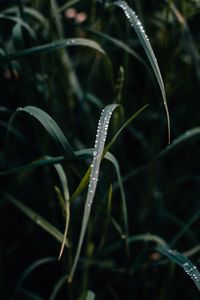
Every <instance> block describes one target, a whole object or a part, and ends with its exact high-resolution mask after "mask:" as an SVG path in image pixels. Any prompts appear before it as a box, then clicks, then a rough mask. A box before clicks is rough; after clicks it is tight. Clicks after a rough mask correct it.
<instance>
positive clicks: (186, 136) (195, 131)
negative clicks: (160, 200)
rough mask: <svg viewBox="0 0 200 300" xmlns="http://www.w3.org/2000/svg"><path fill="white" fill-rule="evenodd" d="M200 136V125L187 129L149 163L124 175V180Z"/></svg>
mask: <svg viewBox="0 0 200 300" xmlns="http://www.w3.org/2000/svg"><path fill="white" fill-rule="evenodd" d="M199 136H200V127H195V128H192V129H189V130H187V131H186V132H185V133H183V134H181V135H180V136H179V137H177V138H176V139H175V140H173V142H172V143H171V144H170V145H168V146H167V147H165V148H164V149H163V150H162V151H160V152H159V153H158V154H156V155H155V156H154V157H153V158H152V160H150V162H149V163H147V164H146V165H143V166H141V167H140V168H138V170H133V171H131V172H130V173H129V174H127V175H126V176H125V177H123V182H126V181H128V180H130V179H131V178H133V177H134V176H137V175H138V174H140V173H141V172H144V171H145V170H146V169H147V168H148V167H149V165H150V164H152V163H155V162H156V161H157V160H158V159H162V158H163V157H164V156H165V155H167V154H168V153H170V152H171V151H173V150H174V149H176V147H178V146H181V145H182V144H183V143H184V142H187V141H188V140H190V139H192V138H198V137H199Z"/></svg>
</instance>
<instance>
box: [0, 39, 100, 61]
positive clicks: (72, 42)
mask: <svg viewBox="0 0 200 300" xmlns="http://www.w3.org/2000/svg"><path fill="white" fill-rule="evenodd" d="M72 46H84V47H89V48H92V49H94V50H96V51H98V52H100V53H101V54H103V55H105V51H104V50H103V48H102V47H101V46H100V45H99V44H98V43H97V42H95V41H93V40H90V39H86V38H70V39H64V40H57V41H55V42H52V43H48V44H44V45H40V46H35V47H32V48H28V49H24V50H21V51H17V52H14V53H11V54H8V55H5V56H1V57H0V61H1V62H8V61H11V60H15V59H19V58H22V57H28V56H30V55H33V54H34V55H35V54H38V53H43V52H45V53H47V52H51V51H55V50H58V49H62V48H66V47H72Z"/></svg>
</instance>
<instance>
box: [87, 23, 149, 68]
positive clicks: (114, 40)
mask: <svg viewBox="0 0 200 300" xmlns="http://www.w3.org/2000/svg"><path fill="white" fill-rule="evenodd" d="M88 31H89V32H91V33H93V34H95V35H97V36H99V37H102V38H103V39H105V40H106V41H108V42H110V43H112V44H113V45H114V46H116V47H117V48H120V49H122V50H124V51H125V52H126V53H128V54H130V55H131V56H133V57H134V58H136V59H137V60H138V61H139V62H140V63H141V64H142V65H143V66H144V67H145V68H146V69H147V70H148V72H149V73H150V70H149V67H148V66H147V64H146V62H145V61H144V60H143V59H142V58H141V57H140V56H139V54H137V52H135V51H134V50H133V49H131V47H129V46H128V45H126V44H125V43H124V42H123V41H121V40H119V39H117V38H115V37H113V36H111V35H108V34H106V33H104V32H100V31H95V30H91V29H88Z"/></svg>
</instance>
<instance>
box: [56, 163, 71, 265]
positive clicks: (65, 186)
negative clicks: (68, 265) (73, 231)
mask: <svg viewBox="0 0 200 300" xmlns="http://www.w3.org/2000/svg"><path fill="white" fill-rule="evenodd" d="M54 167H55V169H56V171H57V173H58V176H59V178H60V182H61V185H62V190H63V195H64V199H65V214H66V216H65V231H64V235H63V242H62V246H61V249H60V254H59V258H58V259H60V258H61V256H62V253H63V250H64V247H65V245H66V244H68V240H67V233H68V227H69V221H70V207H69V204H70V203H69V187H68V181H67V177H66V174H65V171H64V169H63V167H62V166H61V164H56V165H55V166H54Z"/></svg>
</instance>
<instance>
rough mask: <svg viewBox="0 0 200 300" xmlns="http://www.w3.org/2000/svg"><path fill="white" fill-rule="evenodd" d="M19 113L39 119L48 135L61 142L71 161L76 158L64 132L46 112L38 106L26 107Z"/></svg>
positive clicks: (19, 110) (20, 109)
mask: <svg viewBox="0 0 200 300" xmlns="http://www.w3.org/2000/svg"><path fill="white" fill-rule="evenodd" d="M17 112H26V113H28V114H29V115H31V116H33V117H34V118H35V119H37V120H38V121H39V122H40V123H41V124H42V126H43V127H44V128H45V129H46V131H47V132H48V134H49V135H50V136H51V137H52V139H54V140H55V141H57V142H59V143H60V144H61V145H62V147H63V148H64V150H65V152H66V154H67V156H68V158H69V159H71V158H74V153H73V149H72V147H71V146H70V144H69V142H68V140H67V139H66V137H65V135H64V133H63V132H62V130H61V129H60V128H59V127H58V125H57V124H56V122H55V121H54V120H53V119H52V117H50V116H49V115H48V114H47V113H46V112H45V111H44V110H42V109H40V108H38V107H36V106H25V107H20V108H18V109H17Z"/></svg>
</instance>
